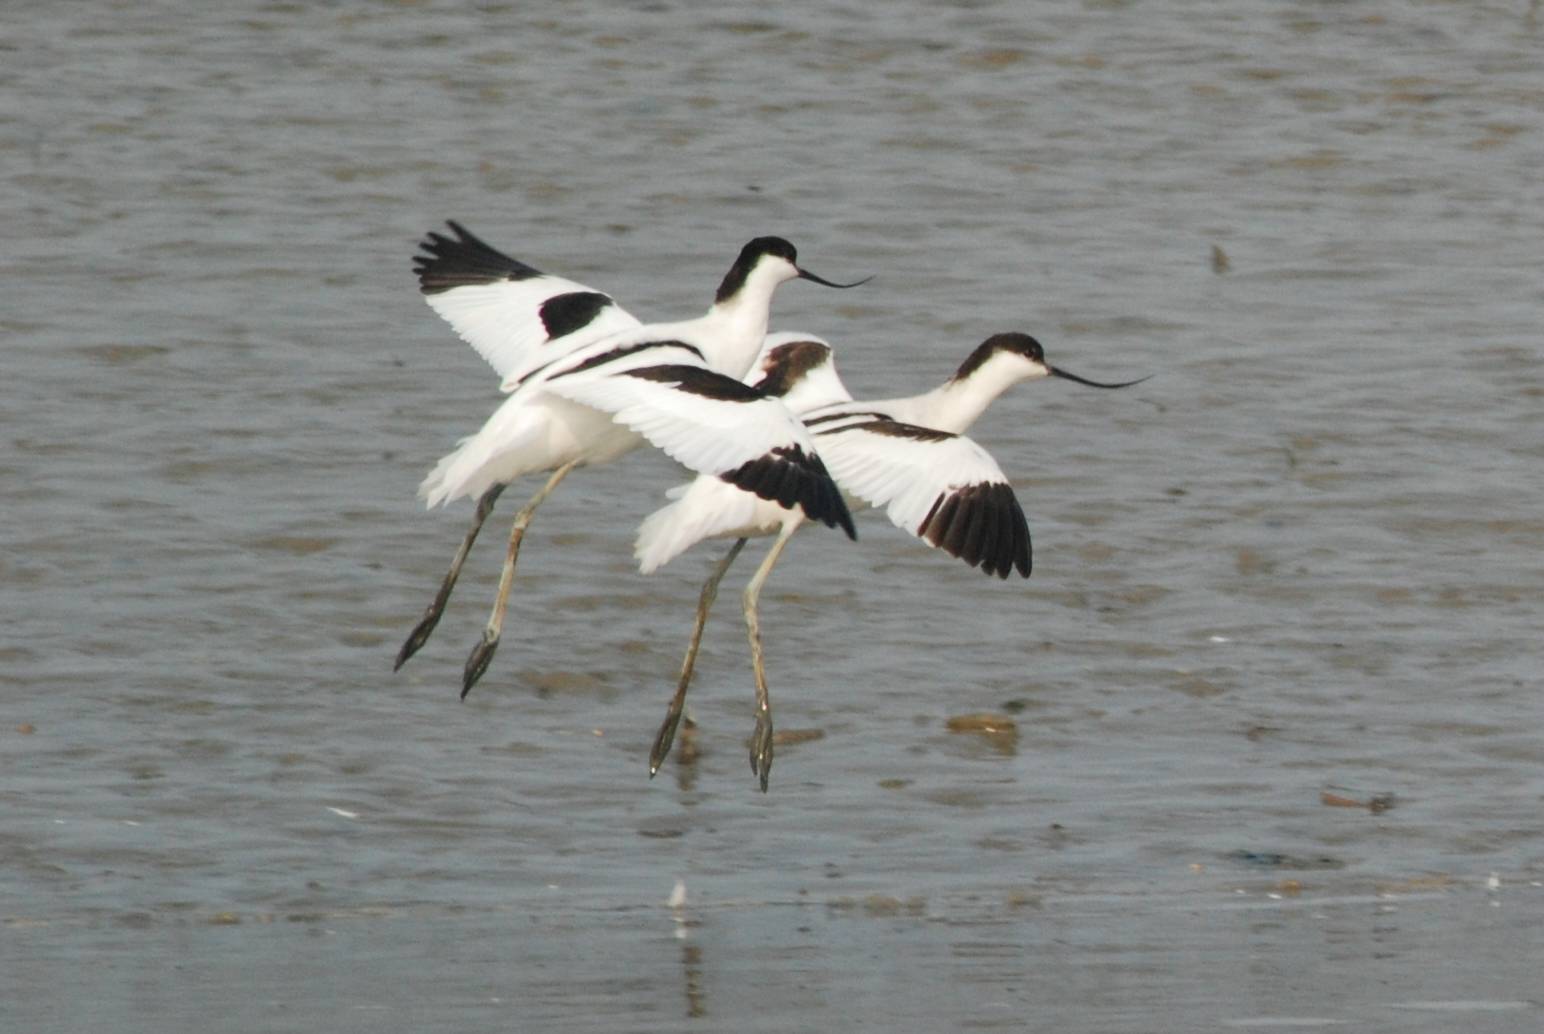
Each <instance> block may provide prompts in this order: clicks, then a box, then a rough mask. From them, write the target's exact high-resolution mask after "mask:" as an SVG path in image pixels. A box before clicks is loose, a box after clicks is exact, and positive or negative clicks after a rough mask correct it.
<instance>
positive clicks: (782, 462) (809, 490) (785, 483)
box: [719, 445, 858, 539]
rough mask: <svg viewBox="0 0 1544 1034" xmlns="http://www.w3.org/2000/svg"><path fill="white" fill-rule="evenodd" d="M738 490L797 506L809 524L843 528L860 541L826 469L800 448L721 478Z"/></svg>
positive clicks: (743, 466) (778, 450)
mask: <svg viewBox="0 0 1544 1034" xmlns="http://www.w3.org/2000/svg"><path fill="white" fill-rule="evenodd" d="M719 477H720V478H722V479H723V480H725V481H727V482H729V483H730V484H731V485H734V486H735V487H736V488H739V489H743V490H744V491H747V492H751V493H753V494H755V495H757V496H759V497H761V498H762V499H769V500H771V501H773V502H775V503H777V504H778V505H780V506H786V507H789V508H792V507H793V506H795V505H797V506H798V507H799V508H800V509H802V510H803V511H804V513H805V515H806V516H807V517H809V518H810V520H814V521H820V522H821V523H823V524H825V525H827V526H828V527H832V528H837V527H839V528H841V529H842V530H843V531H845V532H846V533H847V537H848V538H852V539H855V538H857V537H858V532H857V529H856V528H854V527H853V523H852V515H851V514H850V513H848V512H847V504H846V503H845V502H843V501H842V493H841V492H840V491H839V490H838V489H837V487H836V483H835V482H834V481H832V480H831V475H830V474H828V473H826V465H825V464H824V463H822V462H821V460H820V457H819V456H812V455H810V454H809V453H806V452H805V451H804V449H803V448H802V447H801V446H798V445H786V446H779V447H778V448H775V449H773V450H772V451H771V452H769V453H767V454H766V455H764V456H758V457H757V458H756V459H753V460H750V461H749V462H747V463H743V464H741V465H740V466H738V467H736V468H735V469H734V470H731V471H726V472H725V473H723V474H720V475H719Z"/></svg>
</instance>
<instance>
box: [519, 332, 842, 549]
mask: <svg viewBox="0 0 1544 1034" xmlns="http://www.w3.org/2000/svg"><path fill="white" fill-rule="evenodd" d="M659 344H660V346H662V347H661V348H660V349H658V350H656V349H650V348H641V347H638V346H633V347H632V348H631V349H630V350H619V351H623V352H625V353H626V354H624V355H621V356H619V357H618V358H616V359H615V360H612V361H608V362H603V363H595V364H593V365H591V364H586V363H581V364H578V365H577V366H575V367H574V368H572V369H568V370H562V371H557V372H549V373H548V374H546V375H545V377H544V378H543V379H542V382H541V387H542V388H543V389H544V390H546V391H550V392H552V393H553V394H555V395H558V396H560V397H562V398H566V399H569V400H571V401H573V402H578V403H580V404H582V405H586V406H590V407H591V408H594V409H599V410H601V411H603V412H606V413H610V414H611V416H612V419H614V420H615V421H617V422H618V423H620V424H622V425H623V426H625V427H627V428H630V429H631V430H633V431H636V432H637V433H638V434H641V435H642V436H643V437H645V438H647V439H648V440H649V441H650V442H651V443H653V444H654V445H655V446H656V447H657V448H659V449H661V450H662V451H663V452H665V453H666V454H667V455H668V456H670V457H671V458H672V459H674V460H675V461H676V462H678V463H681V464H683V465H685V466H687V467H690V468H691V469H692V470H695V471H698V472H699V473H703V474H714V475H716V476H718V477H719V478H721V479H723V480H724V481H726V482H728V483H729V484H732V485H734V486H735V487H737V488H741V489H744V490H745V491H747V492H751V493H753V494H755V495H757V496H760V497H761V498H762V499H768V500H773V501H775V502H777V503H778V504H779V505H781V506H785V507H789V508H792V507H794V506H796V505H797V506H799V507H800V508H801V509H803V510H804V512H805V514H806V515H808V516H809V517H810V518H811V519H812V520H817V521H821V522H823V523H825V524H828V525H830V526H831V527H841V528H842V530H844V531H846V532H847V534H848V535H849V536H851V537H853V538H856V537H857V533H856V531H855V530H854V528H853V524H852V516H851V515H850V514H849V513H848V512H847V504H846V503H844V502H843V501H842V494H841V492H840V491H838V489H837V487H836V485H835V484H834V483H833V482H832V480H831V477H830V475H829V474H828V473H827V472H826V467H825V464H824V463H822V462H821V459H820V457H819V456H818V455H816V453H815V443H814V441H813V440H812V439H811V437H810V435H809V432H808V431H806V430H805V429H804V425H802V424H800V423H799V421H798V420H797V419H795V418H794V416H793V414H792V413H790V412H789V411H788V409H787V407H785V406H784V405H783V404H782V403H781V402H779V401H778V400H777V399H775V398H771V397H769V396H767V395H765V394H763V393H762V392H760V391H757V390H756V389H755V388H752V387H750V386H748V385H745V384H742V383H740V382H739V381H737V380H735V379H734V378H733V377H726V376H724V375H723V374H719V373H714V372H713V371H712V370H709V369H707V368H706V367H704V366H700V365H696V364H693V363H689V362H660V361H658V359H657V358H656V357H657V356H658V355H660V354H661V353H667V354H669V353H673V354H674V355H675V356H681V357H683V358H684V351H683V349H684V346H675V343H671V342H660V343H659ZM673 346H674V347H673ZM651 351H652V352H654V353H655V355H654V356H651V355H650V354H649V353H650V352H651Z"/></svg>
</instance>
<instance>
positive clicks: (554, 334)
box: [538, 291, 612, 341]
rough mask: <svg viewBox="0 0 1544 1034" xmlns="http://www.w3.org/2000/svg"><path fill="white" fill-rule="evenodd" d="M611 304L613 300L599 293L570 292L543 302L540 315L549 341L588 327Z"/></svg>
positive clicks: (539, 311) (556, 295)
mask: <svg viewBox="0 0 1544 1034" xmlns="http://www.w3.org/2000/svg"><path fill="white" fill-rule="evenodd" d="M611 304H612V301H611V298H610V297H609V296H607V295H604V294H601V293H600V292H599V291H569V292H568V293H566V294H555V295H553V296H552V297H551V298H548V299H547V300H546V301H544V302H542V303H541V308H540V310H538V315H539V316H540V317H541V325H542V326H543V327H545V328H546V329H547V340H548V341H553V340H556V339H557V338H560V337H567V336H568V335H569V334H572V333H573V332H574V331H576V330H583V329H584V328H585V327H588V326H589V325H590V324H591V323H593V322H595V317H597V316H599V315H600V314H601V312H602V311H603V310H604V309H605V308H606V306H608V305H611Z"/></svg>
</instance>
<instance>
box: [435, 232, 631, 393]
mask: <svg viewBox="0 0 1544 1034" xmlns="http://www.w3.org/2000/svg"><path fill="white" fill-rule="evenodd" d="M450 229H451V232H452V233H454V234H455V236H454V237H447V236H445V235H444V234H440V233H431V234H429V235H428V237H426V238H425V239H424V241H423V243H422V244H420V245H419V247H420V248H422V249H423V250H422V254H419V255H415V256H414V257H413V270H414V272H416V273H417V274H418V285H419V290H421V291H422V292H423V294H424V300H425V301H427V302H428V303H429V305H430V306H431V307H432V308H433V309H434V311H435V312H437V313H439V314H440V315H441V316H443V317H444V318H445V320H446V322H448V323H449V324H450V325H451V326H452V327H453V328H455V331H456V333H457V334H459V335H461V337H462V339H463V340H465V341H466V342H467V344H469V345H471V346H472V347H473V348H474V349H476V350H477V354H478V355H480V356H482V357H483V358H484V359H486V360H487V361H488V364H489V365H490V366H492V367H493V369H494V370H495V371H497V372H498V374H499V376H501V377H503V378H505V379H506V381H509V380H514V379H516V378H518V377H519V376H520V375H521V374H523V373H525V372H527V371H529V370H530V369H532V368H534V367H536V366H539V365H541V364H543V363H547V362H550V361H551V360H553V359H555V358H558V357H561V356H563V355H567V354H568V353H570V352H572V351H574V350H575V349H577V348H582V347H584V346H585V345H588V344H591V343H593V342H595V341H598V340H600V339H601V338H604V337H606V336H608V335H610V334H614V333H616V332H617V331H619V330H625V329H627V328H629V327H636V326H638V325H639V324H638V320H637V319H636V318H635V317H634V316H633V315H632V314H631V313H630V312H628V311H627V310H626V309H623V308H622V307H621V306H619V305H617V303H616V302H615V301H614V300H613V299H612V298H611V296H610V295H606V294H602V293H601V292H599V291H596V290H594V289H592V288H589V287H586V286H585V285H583V284H580V283H575V282H574V281H572V280H565V279H563V278H562V277H556V276H548V275H547V274H545V273H543V272H541V271H540V270H538V269H535V268H533V267H531V266H528V265H526V264H525V263H524V262H521V261H520V260H519V259H513V258H510V257H509V256H508V255H505V254H504V253H503V252H500V251H498V250H497V249H496V248H493V247H491V246H489V245H488V244H487V243H485V242H483V241H482V240H480V239H478V238H477V237H474V236H473V235H472V234H471V233H469V232H468V231H467V229H466V228H465V227H463V226H462V225H461V224H459V223H456V222H451V223H450Z"/></svg>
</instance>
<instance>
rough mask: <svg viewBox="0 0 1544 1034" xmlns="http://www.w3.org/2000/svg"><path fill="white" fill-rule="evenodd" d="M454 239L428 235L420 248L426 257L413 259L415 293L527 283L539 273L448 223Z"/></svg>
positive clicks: (453, 223)
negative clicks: (469, 286) (477, 285)
mask: <svg viewBox="0 0 1544 1034" xmlns="http://www.w3.org/2000/svg"><path fill="white" fill-rule="evenodd" d="M450 229H451V232H453V233H454V234H455V235H456V236H455V238H454V239H452V238H450V237H446V236H445V235H444V234H442V233H431V234H429V236H428V237H427V238H426V239H425V240H424V241H423V243H421V244H420V245H419V247H420V248H422V249H423V251H424V252H425V254H422V255H414V256H413V272H415V273H417V274H418V289H419V290H420V291H422V292H423V293H424V294H439V293H440V292H441V291H450V290H453V289H455V288H457V287H465V286H467V285H469V284H493V283H498V282H499V281H500V280H529V279H531V278H532V277H537V276H541V275H542V272H541V270H539V269H536V268H534V267H532V266H528V265H526V264H525V263H524V262H521V261H520V260H519V259H513V258H510V257H509V256H508V255H506V254H504V253H503V252H502V251H499V250H498V249H497V248H494V247H492V246H490V245H489V244H487V243H486V242H484V241H482V240H479V239H478V238H477V237H474V236H473V235H472V234H471V233H469V232H468V231H467V229H466V227H464V226H462V225H461V224H460V223H458V222H455V221H454V220H451V221H450Z"/></svg>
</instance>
